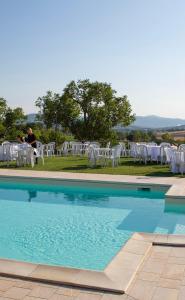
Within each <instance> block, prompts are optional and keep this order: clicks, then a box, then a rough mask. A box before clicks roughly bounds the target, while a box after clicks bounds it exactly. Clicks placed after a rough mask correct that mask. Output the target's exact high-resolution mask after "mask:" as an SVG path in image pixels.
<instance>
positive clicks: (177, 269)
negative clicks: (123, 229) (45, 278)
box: [0, 246, 185, 300]
mask: <svg viewBox="0 0 185 300" xmlns="http://www.w3.org/2000/svg"><path fill="white" fill-rule="evenodd" d="M1 299H4V300H7V299H24V300H43V299H51V300H184V299H185V247H183V246H181V247H178V246H177V247H176V246H153V247H152V248H151V250H150V252H149V253H148V255H147V256H146V258H145V260H144V262H143V263H142V265H141V266H140V268H139V270H138V272H137V273H136V275H135V277H134V279H133V281H132V283H131V285H130V287H129V288H128V290H127V293H126V294H123V295H117V294H112V293H103V292H95V291H93V290H86V289H80V288H71V287H65V286H59V285H51V284H50V285H49V284H43V283H38V282H31V281H24V280H19V279H13V278H7V277H0V300H1Z"/></svg>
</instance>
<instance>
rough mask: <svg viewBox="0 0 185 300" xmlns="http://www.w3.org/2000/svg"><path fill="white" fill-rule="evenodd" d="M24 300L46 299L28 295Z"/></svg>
mask: <svg viewBox="0 0 185 300" xmlns="http://www.w3.org/2000/svg"><path fill="white" fill-rule="evenodd" d="M24 300H46V299H44V298H37V297H30V296H26V297H25V298H24Z"/></svg>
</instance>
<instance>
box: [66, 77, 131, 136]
mask: <svg viewBox="0 0 185 300" xmlns="http://www.w3.org/2000/svg"><path fill="white" fill-rule="evenodd" d="M63 97H66V98H67V99H70V101H73V103H74V105H75V106H76V107H78V110H79V111H80V114H79V116H77V117H76V119H73V122H72V123H71V124H70V129H71V131H72V133H73V134H75V135H76V136H77V137H78V138H80V139H88V140H99V139H103V138H104V139H109V138H111V136H112V134H113V131H112V128H113V127H114V126H116V125H117V124H122V125H123V126H128V125H130V124H131V123H132V122H133V121H134V120H135V116H134V114H133V113H132V108H131V105H130V102H129V100H128V98H127V96H123V97H117V96H116V91H115V90H113V89H112V87H111V85H110V84H107V83H102V82H90V81H89V80H88V79H87V80H79V81H78V82H75V81H71V82H70V83H69V84H68V85H67V86H66V88H65V89H64V94H63Z"/></svg>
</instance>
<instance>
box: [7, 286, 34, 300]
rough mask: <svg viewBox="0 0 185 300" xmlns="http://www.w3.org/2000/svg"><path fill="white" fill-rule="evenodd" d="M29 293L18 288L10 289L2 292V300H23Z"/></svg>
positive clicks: (27, 290)
mask: <svg viewBox="0 0 185 300" xmlns="http://www.w3.org/2000/svg"><path fill="white" fill-rule="evenodd" d="M29 293H30V290H29V289H24V288H19V287H11V288H10V289H9V290H7V291H6V292H4V294H3V297H4V298H12V299H17V300H19V299H24V297H25V296H27V295H28V294H29Z"/></svg>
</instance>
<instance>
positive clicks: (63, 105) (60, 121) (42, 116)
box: [35, 91, 80, 130]
mask: <svg viewBox="0 0 185 300" xmlns="http://www.w3.org/2000/svg"><path fill="white" fill-rule="evenodd" d="M35 104H36V106H37V107H38V108H39V113H38V119H39V120H41V121H43V123H44V124H45V126H46V127H47V128H51V127H53V128H54V129H55V130H58V129H59V127H60V126H62V127H63V128H69V127H71V123H72V122H73V119H75V118H77V117H78V116H79V113H80V111H79V108H78V107H76V105H75V103H74V101H73V100H72V99H69V98H68V97H66V96H65V95H62V96H61V95H59V94H56V93H53V92H51V91H48V92H47V93H46V95H45V96H43V97H39V98H38V99H37V100H36V102H35Z"/></svg>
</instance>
